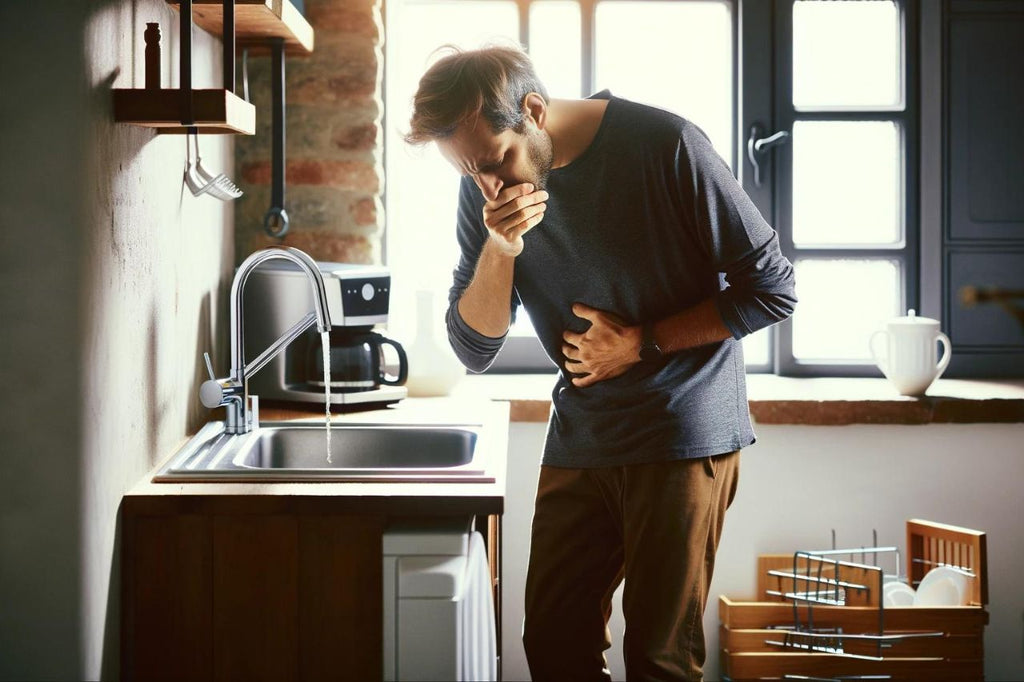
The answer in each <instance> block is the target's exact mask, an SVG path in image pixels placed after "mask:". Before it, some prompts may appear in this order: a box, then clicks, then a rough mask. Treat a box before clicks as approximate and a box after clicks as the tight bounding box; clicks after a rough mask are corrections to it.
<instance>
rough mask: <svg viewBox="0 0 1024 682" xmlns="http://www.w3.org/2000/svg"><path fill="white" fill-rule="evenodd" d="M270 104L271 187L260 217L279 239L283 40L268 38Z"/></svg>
mask: <svg viewBox="0 0 1024 682" xmlns="http://www.w3.org/2000/svg"><path fill="white" fill-rule="evenodd" d="M270 52H271V68H270V71H271V86H270V92H271V102H272V103H271V107H272V109H273V111H272V117H271V119H272V126H273V129H272V131H271V132H272V137H273V142H272V148H273V149H272V156H271V160H270V172H271V190H270V208H269V209H267V213H266V215H264V216H263V229H264V231H265V232H266V233H267V234H268V235H270V236H271V237H276V238H281V237H283V236H285V235H286V234H288V223H289V221H288V212H287V211H285V210H284V172H285V158H284V124H285V113H286V107H285V101H284V69H285V66H284V39H283V38H271V40H270Z"/></svg>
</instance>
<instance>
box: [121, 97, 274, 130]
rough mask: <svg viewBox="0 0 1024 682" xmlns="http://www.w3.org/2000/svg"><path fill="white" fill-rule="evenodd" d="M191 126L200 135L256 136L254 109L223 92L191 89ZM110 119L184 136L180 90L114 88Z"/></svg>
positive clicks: (184, 127)
mask: <svg viewBox="0 0 1024 682" xmlns="http://www.w3.org/2000/svg"><path fill="white" fill-rule="evenodd" d="M192 115H193V118H194V119H195V123H194V124H193V127H195V128H196V129H197V131H198V132H200V133H220V134H223V133H236V134H237V133H241V134H243V135H253V134H255V133H256V107H254V106H253V105H252V104H250V103H249V102H246V101H245V100H243V99H241V98H240V97H238V96H237V95H235V94H234V93H231V92H228V91H227V90H224V89H212V90H193V91H192ZM114 120H115V121H118V122H119V123H132V124H135V125H141V126H146V127H150V128H158V129H159V131H160V132H161V133H185V132H187V131H188V126H183V125H182V124H181V90H171V89H161V90H146V89H142V88H136V89H125V88H115V89H114Z"/></svg>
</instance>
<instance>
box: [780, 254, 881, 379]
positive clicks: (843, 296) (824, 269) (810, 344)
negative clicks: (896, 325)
mask: <svg viewBox="0 0 1024 682" xmlns="http://www.w3.org/2000/svg"><path fill="white" fill-rule="evenodd" d="M793 267H794V268H795V271H796V295H797V299H799V301H800V303H799V304H798V305H797V307H796V312H795V313H794V314H793V357H794V358H795V359H796V360H798V361H804V362H808V361H813V362H825V363H827V362H844V361H845V362H851V363H856V362H861V361H870V360H871V353H870V351H869V350H868V339H869V338H870V336H871V334H872V332H874V331H875V330H876V329H879V328H881V326H882V325H883V324H884V322H885V321H886V320H888V319H889V318H892V317H896V316H898V315H899V314H900V313H899V310H900V308H901V302H900V300H899V291H900V267H899V263H897V262H895V261H889V260H853V259H850V260H838V259H835V260H831V259H830V260H824V259H821V260H818V259H801V260H798V261H797V262H796V263H795V264H794V266H793Z"/></svg>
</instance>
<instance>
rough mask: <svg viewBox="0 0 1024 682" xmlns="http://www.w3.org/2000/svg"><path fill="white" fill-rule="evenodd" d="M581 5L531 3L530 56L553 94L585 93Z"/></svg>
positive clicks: (550, 0)
mask: <svg viewBox="0 0 1024 682" xmlns="http://www.w3.org/2000/svg"><path fill="white" fill-rule="evenodd" d="M581 49H582V48H581V46H580V6H579V3H577V2H570V1H569V0H541V1H540V2H535V3H533V4H532V5H530V58H531V59H532V60H533V65H534V67H536V69H537V75H538V76H539V77H540V80H541V82H543V83H544V86H545V87H546V88H547V90H548V94H549V95H550V96H551V97H564V98H567V99H571V98H575V97H581V96H583V95H584V94H590V93H581V92H580V78H581V75H580V74H581V71H582V67H581V66H580V63H581V60H582V52H581Z"/></svg>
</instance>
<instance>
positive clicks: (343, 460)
mask: <svg viewBox="0 0 1024 682" xmlns="http://www.w3.org/2000/svg"><path fill="white" fill-rule="evenodd" d="M480 434H481V427H480V426H479V425H472V424H470V425H414V424H388V425H383V424H335V425H333V426H332V427H331V430H330V449H331V453H330V457H329V458H328V455H327V442H328V434H327V429H326V428H325V425H324V424H323V423H313V422H309V423H295V422H277V423H275V422H264V424H263V425H261V426H260V428H258V429H256V430H255V431H253V432H251V433H247V434H239V435H230V434H226V433H224V432H223V424H222V423H221V422H214V423H212V424H207V425H206V426H205V427H204V428H203V429H202V430H201V431H200V432H199V433H197V434H196V435H195V436H194V437H193V438H192V439H191V440H190V441H189V442H188V443H186V445H185V447H184V448H182V450H181V451H180V452H179V454H178V455H176V456H174V457H172V458H171V461H170V462H169V463H168V464H167V465H166V466H165V467H163V468H162V469H161V470H160V471H159V472H158V473H157V475H156V477H155V478H154V480H155V481H182V480H193V481H206V480H216V481H223V480H248V481H251V480H275V481H310V480H324V481H391V482H458V481H465V482H475V483H479V482H489V481H493V477H489V476H488V475H487V471H486V462H484V461H483V460H484V457H483V456H482V455H481V453H482V450H481V449H480V448H479V447H478V446H479V440H480Z"/></svg>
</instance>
